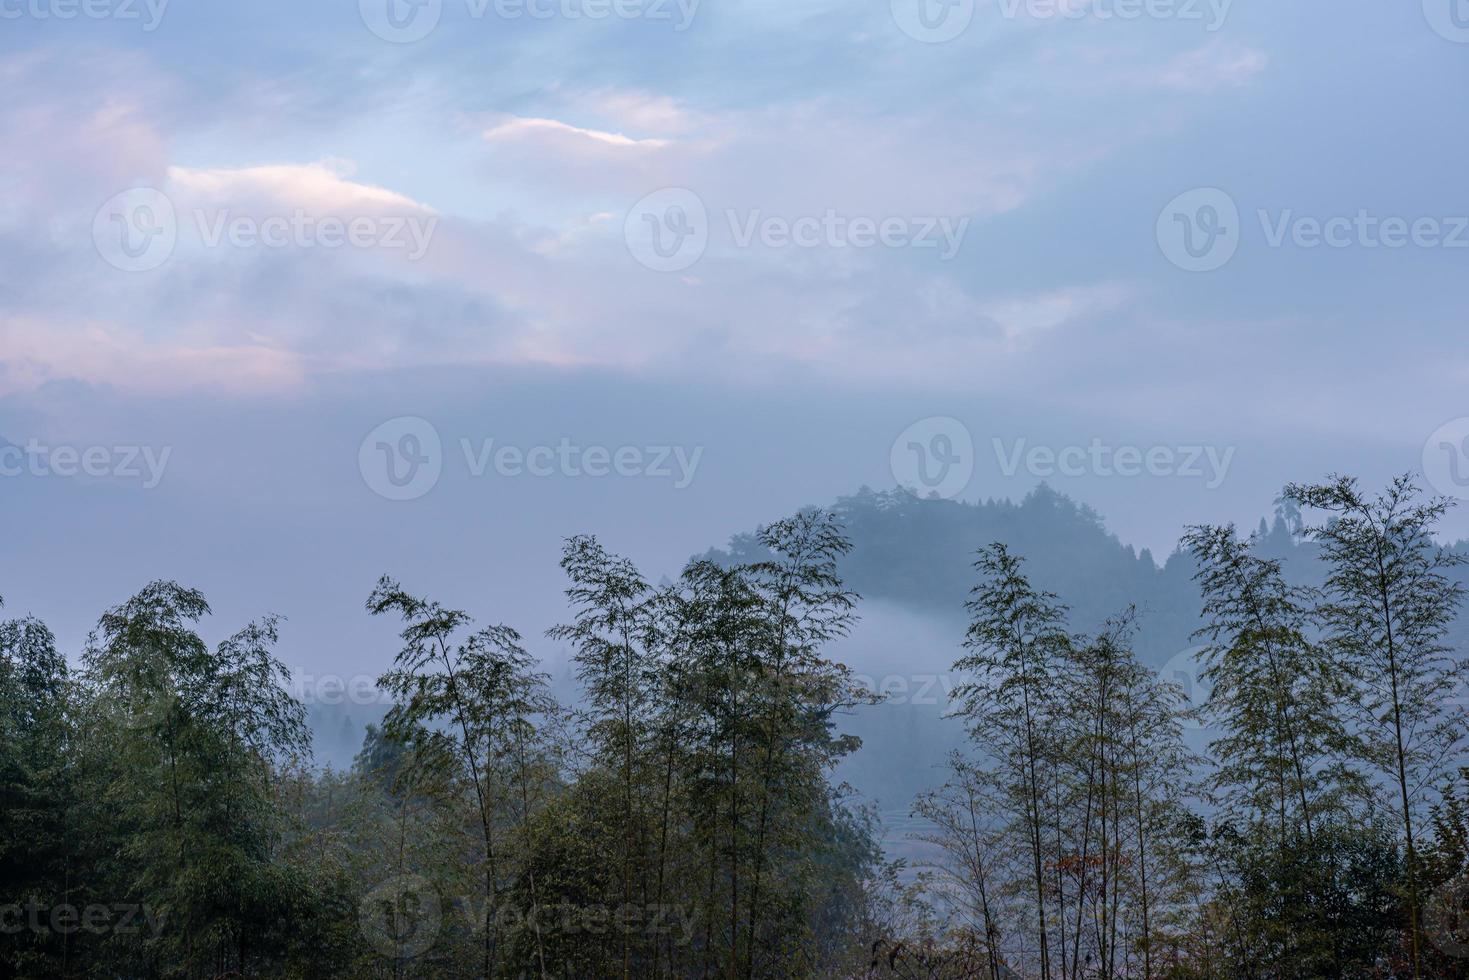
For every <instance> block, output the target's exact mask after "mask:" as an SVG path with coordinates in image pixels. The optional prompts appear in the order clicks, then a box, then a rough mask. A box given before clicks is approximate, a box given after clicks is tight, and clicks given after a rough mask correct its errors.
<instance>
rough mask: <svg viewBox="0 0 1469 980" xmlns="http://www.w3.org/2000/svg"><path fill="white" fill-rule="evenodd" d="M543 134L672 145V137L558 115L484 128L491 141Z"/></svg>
mask: <svg viewBox="0 0 1469 980" xmlns="http://www.w3.org/2000/svg"><path fill="white" fill-rule="evenodd" d="M540 135H548V136H576V137H580V138H582V139H588V140H593V141H595V142H598V143H605V144H607V145H608V146H615V147H621V148H626V149H653V150H656V149H660V148H662V147H665V146H667V145H668V140H663V139H633V138H631V137H629V136H625V135H623V134H622V133H606V132H603V131H602V130H599V129H583V128H582V127H580V126H572V125H571V124H569V123H564V122H561V121H560V120H558V119H525V118H519V117H515V118H511V119H508V120H506V121H505V122H502V123H498V124H496V125H494V126H491V127H490V128H489V129H487V130H485V132H484V138H485V139H486V140H489V141H491V142H494V141H496V140H508V139H516V138H523V137H535V136H540Z"/></svg>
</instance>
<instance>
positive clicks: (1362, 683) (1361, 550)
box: [1285, 476, 1465, 977]
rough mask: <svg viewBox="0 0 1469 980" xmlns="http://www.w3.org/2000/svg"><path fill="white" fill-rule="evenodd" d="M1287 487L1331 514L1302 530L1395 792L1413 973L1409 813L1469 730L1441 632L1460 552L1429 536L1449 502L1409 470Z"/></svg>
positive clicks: (1455, 594)
mask: <svg viewBox="0 0 1469 980" xmlns="http://www.w3.org/2000/svg"><path fill="white" fill-rule="evenodd" d="M1285 497H1286V499H1287V500H1290V501H1291V502H1293V503H1295V504H1297V505H1299V506H1300V507H1302V508H1304V509H1307V510H1315V511H1321V512H1324V513H1325V514H1326V516H1327V520H1326V522H1325V523H1323V524H1319V525H1314V526H1308V527H1306V528H1305V533H1306V535H1307V536H1308V537H1309V538H1310V539H1311V540H1313V541H1315V542H1317V543H1318V544H1319V545H1320V546H1321V554H1322V558H1323V560H1324V561H1325V563H1326V565H1327V569H1328V575H1327V581H1326V601H1325V602H1323V603H1322V604H1321V607H1320V614H1321V617H1322V620H1323V622H1324V624H1325V628H1326V630H1327V633H1328V636H1329V638H1330V642H1331V643H1332V646H1333V649H1334V651H1335V655H1336V659H1337V663H1338V664H1339V666H1340V667H1341V668H1342V669H1344V670H1345V671H1346V672H1347V675H1348V676H1349V677H1350V678H1351V680H1352V681H1353V682H1354V688H1355V692H1356V699H1355V700H1356V701H1357V704H1358V705H1359V707H1360V708H1361V709H1362V712H1363V726H1364V733H1363V734H1364V736H1365V738H1366V739H1367V741H1368V752H1367V756H1368V758H1369V759H1370V760H1372V761H1373V762H1374V763H1375V764H1376V765H1377V766H1378V768H1380V769H1381V770H1382V771H1384V772H1385V773H1386V774H1387V775H1388V776H1389V778H1390V779H1391V780H1392V782H1393V784H1394V788H1395V790H1396V791H1397V808H1398V813H1399V816H1400V818H1401V821H1402V832H1403V841H1404V845H1405V847H1406V849H1407V877H1408V933H1409V950H1410V954H1411V957H1412V968H1413V975H1414V977H1418V976H1421V974H1422V970H1421V959H1422V953H1421V942H1420V934H1421V931H1422V926H1421V922H1420V913H1421V909H1422V897H1421V895H1420V894H1419V883H1418V877H1419V874H1420V869H1419V867H1418V864H1419V860H1418V841H1417V834H1416V831H1415V826H1414V817H1415V815H1416V813H1417V811H1418V809H1419V807H1420V806H1421V805H1422V802H1423V797H1424V794H1425V793H1427V792H1428V791H1429V790H1431V789H1432V788H1433V784H1434V783H1435V782H1437V780H1438V778H1439V777H1440V775H1441V773H1442V771H1443V768H1444V767H1445V766H1446V765H1447V764H1449V763H1450V761H1451V760H1452V759H1453V758H1454V757H1455V755H1454V754H1455V753H1456V752H1457V751H1458V750H1459V749H1460V748H1462V746H1463V744H1464V737H1465V732H1464V725H1463V719H1462V718H1461V717H1459V716H1457V715H1456V714H1455V713H1454V712H1453V711H1452V709H1451V707H1450V706H1451V704H1452V699H1453V696H1454V695H1455V694H1456V693H1457V691H1458V689H1459V687H1460V685H1461V684H1462V680H1463V670H1464V665H1463V663H1461V662H1459V661H1456V660H1455V659H1454V657H1453V656H1452V649H1451V647H1450V646H1449V645H1448V643H1447V642H1446V637H1447V634H1448V631H1449V628H1450V626H1451V625H1452V623H1453V621H1454V619H1455V616H1456V615H1457V611H1458V607H1459V604H1460V601H1461V600H1462V598H1463V587H1462V586H1461V585H1460V584H1458V583H1457V582H1455V581H1453V580H1452V579H1450V578H1449V577H1448V574H1447V573H1448V572H1449V570H1450V569H1452V568H1454V567H1455V566H1457V565H1460V564H1462V563H1463V561H1464V559H1463V558H1462V556H1459V555H1456V554H1453V553H1451V552H1448V551H1446V550H1444V549H1443V548H1441V547H1439V546H1438V545H1437V544H1435V543H1434V541H1433V533H1434V531H1435V530H1437V528H1438V525H1439V522H1440V521H1441V519H1442V518H1443V516H1444V515H1445V514H1446V513H1447V512H1448V510H1449V507H1450V506H1451V502H1450V501H1449V500H1447V499H1445V498H1429V499H1426V500H1425V499H1423V498H1422V494H1421V491H1420V490H1419V489H1418V487H1417V485H1416V483H1415V482H1414V480H1413V478H1412V477H1411V476H1401V477H1398V478H1396V479H1395V480H1393V481H1392V483H1390V484H1389V485H1388V487H1387V488H1386V489H1385V490H1384V491H1383V492H1381V493H1379V494H1377V495H1375V496H1373V495H1369V494H1366V493H1364V492H1363V491H1362V490H1361V489H1360V488H1359V487H1358V484H1357V481H1356V480H1355V479H1352V478H1350V477H1345V476H1333V477H1330V478H1329V479H1328V481H1327V482H1326V483H1324V484H1318V485H1301V484H1291V485H1290V486H1288V487H1286V490H1285Z"/></svg>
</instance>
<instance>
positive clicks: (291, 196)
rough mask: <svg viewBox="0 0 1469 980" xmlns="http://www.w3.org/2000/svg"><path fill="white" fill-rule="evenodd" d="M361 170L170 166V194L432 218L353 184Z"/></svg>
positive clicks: (329, 163)
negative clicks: (397, 213)
mask: <svg viewBox="0 0 1469 980" xmlns="http://www.w3.org/2000/svg"><path fill="white" fill-rule="evenodd" d="M355 172H356V165H355V164H353V163H352V162H351V161H348V160H326V161H321V162H318V163H309V164H277V165H273V166H256V167H235V168H215V169H194V168H190V167H169V168H168V180H169V185H170V186H169V188H168V189H169V190H170V191H172V190H175V189H176V190H177V191H178V193H179V195H180V196H182V197H186V198H189V199H192V200H197V201H202V202H208V203H210V204H215V205H222V204H227V203H230V202H232V201H251V200H253V201H257V202H263V203H276V204H286V205H290V206H295V207H303V208H312V209H317V210H320V211H322V212H323V213H328V212H329V213H337V214H341V213H343V212H349V213H350V212H354V211H355V212H359V213H360V212H362V211H364V210H366V211H371V212H373V213H379V212H382V211H385V210H396V211H399V212H404V211H407V212H418V213H423V214H432V213H434V212H433V209H432V208H430V207H428V206H427V205H425V204H421V203H419V202H418V201H414V200H413V199H411V198H409V197H407V196H405V195H403V194H399V193H396V192H394V191H391V190H388V189H387V188H384V187H377V186H374V185H371V184H362V183H357V182H355V181H352V180H349V179H348V178H350V177H351V176H352V175H353V174H354V173H355Z"/></svg>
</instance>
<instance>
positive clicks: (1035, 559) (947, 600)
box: [704, 485, 1300, 665]
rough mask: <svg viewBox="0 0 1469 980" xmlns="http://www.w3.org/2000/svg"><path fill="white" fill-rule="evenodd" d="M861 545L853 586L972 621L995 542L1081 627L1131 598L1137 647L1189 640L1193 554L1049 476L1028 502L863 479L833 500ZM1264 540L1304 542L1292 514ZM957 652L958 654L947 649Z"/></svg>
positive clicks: (1195, 609)
mask: <svg viewBox="0 0 1469 980" xmlns="http://www.w3.org/2000/svg"><path fill="white" fill-rule="evenodd" d="M833 510H834V511H835V512H836V513H838V514H840V515H841V518H842V520H843V523H844V524H845V525H846V528H847V532H848V534H849V535H850V537H851V539H852V543H853V549H852V552H851V554H850V555H848V556H847V558H846V560H845V561H844V562H843V565H842V569H841V571H842V576H843V579H844V581H845V582H846V584H847V586H848V587H849V588H851V589H854V590H856V591H857V592H858V593H859V594H860V595H861V596H862V597H863V599H865V600H877V601H880V602H887V603H892V604H895V605H899V606H901V607H903V608H905V609H907V610H911V611H913V612H916V613H922V614H925V615H932V616H938V617H943V618H954V619H958V620H961V621H962V620H967V613H966V611H965V608H964V603H965V601H966V600H967V599H968V597H969V591H970V589H971V588H972V587H973V586H974V585H975V583H976V576H975V572H974V568H973V565H974V557H975V552H977V551H978V550H979V549H980V548H982V547H985V546H986V545H989V544H991V543H993V542H996V541H999V542H1003V543H1004V544H1006V545H1008V546H1009V547H1010V549H1011V550H1012V551H1013V552H1014V553H1015V554H1017V555H1020V556H1022V557H1023V558H1024V559H1025V569H1026V573H1027V574H1028V575H1029V576H1030V578H1031V581H1032V583H1033V584H1035V585H1036V586H1038V587H1040V588H1043V589H1046V590H1048V591H1050V592H1054V593H1056V594H1057V595H1058V596H1059V597H1060V599H1061V601H1062V602H1063V603H1064V604H1066V605H1067V606H1068V607H1069V609H1070V611H1071V615H1070V619H1071V625H1072V627H1073V628H1074V629H1077V630H1082V631H1085V630H1094V629H1096V628H1098V627H1099V626H1100V625H1101V624H1102V623H1103V622H1104V621H1105V620H1106V619H1107V618H1108V617H1110V616H1115V615H1117V614H1118V613H1120V612H1122V611H1123V610H1124V609H1126V608H1127V607H1128V605H1130V604H1135V605H1136V606H1137V607H1138V612H1139V614H1140V619H1139V636H1138V653H1139V655H1140V656H1141V657H1142V659H1143V660H1144V661H1145V662H1147V663H1151V664H1155V665H1157V664H1162V663H1164V662H1166V661H1167V660H1168V659H1169V658H1170V657H1172V656H1173V655H1174V654H1176V653H1178V652H1179V651H1180V650H1183V649H1185V648H1186V647H1189V646H1190V645H1192V640H1191V639H1190V636H1191V634H1192V633H1193V631H1194V630H1195V629H1197V628H1198V617H1199V609H1200V602H1199V597H1198V590H1197V589H1196V588H1195V586H1194V583H1193V572H1194V570H1193V563H1192V561H1191V560H1190V559H1189V558H1188V557H1187V556H1186V555H1182V554H1178V553H1175V554H1173V555H1171V556H1168V557H1167V559H1166V560H1165V561H1164V562H1163V563H1162V564H1161V565H1160V564H1159V563H1158V562H1157V560H1156V559H1155V558H1154V556H1153V554H1152V553H1151V552H1150V551H1148V550H1147V549H1146V548H1144V549H1143V550H1142V551H1140V552H1139V551H1137V550H1135V549H1134V548H1133V547H1131V546H1130V545H1126V544H1123V543H1122V542H1121V541H1119V540H1118V539H1117V537H1116V535H1114V534H1112V533H1111V532H1109V531H1108V530H1107V529H1106V526H1105V525H1104V524H1103V523H1102V518H1101V517H1100V516H1099V515H1098V514H1097V513H1096V511H1094V510H1092V509H1091V508H1090V507H1087V506H1086V505H1085V504H1079V503H1076V502H1075V501H1073V500H1072V499H1071V498H1069V497H1067V496H1065V495H1064V494H1060V493H1057V492H1056V491H1054V490H1052V489H1051V488H1050V487H1048V486H1045V485H1042V486H1040V487H1037V488H1036V489H1035V490H1033V491H1032V492H1031V493H1030V494H1029V495H1027V496H1026V497H1025V498H1024V499H1023V500H1021V501H1020V502H1019V503H1016V502H1014V501H1010V500H987V501H981V502H977V503H964V502H961V501H954V500H943V499H939V498H936V497H919V496H917V495H916V494H914V493H912V492H910V491H904V490H893V491H884V492H878V491H873V490H869V489H866V488H864V489H862V490H860V491H858V492H857V493H856V494H854V495H853V496H850V497H843V498H841V499H840V500H839V501H838V502H837V503H836V504H835V505H834V507H833ZM1262 531H1263V535H1264V541H1263V545H1264V547H1263V549H1262V550H1268V551H1270V552H1272V553H1275V552H1281V553H1282V557H1289V556H1296V555H1297V553H1298V552H1299V550H1300V546H1299V545H1297V544H1296V543H1295V542H1294V541H1293V539H1292V535H1291V533H1290V530H1289V528H1288V526H1287V522H1286V518H1285V516H1283V515H1282V516H1277V518H1276V520H1275V524H1274V526H1273V527H1267V526H1265V525H1264V524H1263V522H1262ZM704 557H707V558H710V559H713V560H715V561H719V562H721V563H725V562H735V561H746V560H750V559H754V558H758V557H761V555H760V549H759V545H758V544H757V542H756V541H755V538H754V536H753V535H752V534H742V535H737V536H736V537H735V538H734V539H733V540H731V542H730V544H729V545H728V547H727V548H725V549H716V550H712V551H710V552H708V553H707V554H706V555H705V556H704ZM950 659H952V658H950Z"/></svg>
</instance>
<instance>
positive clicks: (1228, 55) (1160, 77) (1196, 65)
mask: <svg viewBox="0 0 1469 980" xmlns="http://www.w3.org/2000/svg"><path fill="white" fill-rule="evenodd" d="M1269 65H1270V58H1269V56H1268V55H1266V54H1265V52H1263V51H1260V50H1257V49H1255V48H1247V47H1240V46H1237V45H1229V44H1223V43H1213V44H1206V45H1204V46H1203V47H1200V48H1195V49H1194V50H1192V51H1185V52H1184V53H1183V54H1180V55H1177V56H1175V57H1174V58H1172V59H1171V60H1170V61H1168V63H1167V64H1165V65H1164V66H1163V67H1162V68H1159V69H1158V70H1156V71H1154V72H1151V73H1149V74H1148V75H1146V76H1145V77H1146V78H1147V79H1148V80H1149V81H1151V82H1152V83H1153V84H1156V85H1159V86H1162V87H1164V88H1170V89H1175V90H1177V91H1180V92H1213V91H1215V90H1217V89H1221V88H1238V87H1240V86H1244V85H1248V84H1249V83H1251V82H1252V81H1254V80H1255V79H1256V78H1257V77H1259V76H1260V75H1261V74H1263V73H1264V71H1265V69H1266V68H1268V67H1269Z"/></svg>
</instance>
